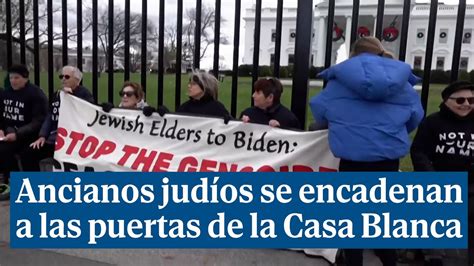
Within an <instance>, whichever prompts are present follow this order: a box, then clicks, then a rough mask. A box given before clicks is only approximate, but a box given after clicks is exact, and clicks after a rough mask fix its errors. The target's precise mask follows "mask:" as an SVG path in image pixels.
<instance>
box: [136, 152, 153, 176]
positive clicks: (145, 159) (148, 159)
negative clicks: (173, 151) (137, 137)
mask: <svg viewBox="0 0 474 266" xmlns="http://www.w3.org/2000/svg"><path fill="white" fill-rule="evenodd" d="M146 153H147V149H141V150H140V152H139V153H138V155H137V158H136V159H135V161H134V162H133V164H132V169H133V170H137V169H138V167H139V166H140V165H141V164H143V168H142V172H149V170H150V167H151V164H152V163H153V161H154V160H155V156H156V154H157V152H156V151H151V152H150V154H149V155H148V156H147V155H146Z"/></svg>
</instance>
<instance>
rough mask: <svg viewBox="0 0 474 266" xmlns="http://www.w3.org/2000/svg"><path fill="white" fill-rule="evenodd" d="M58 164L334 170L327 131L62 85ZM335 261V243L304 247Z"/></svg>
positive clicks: (60, 167)
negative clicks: (157, 106) (109, 101)
mask: <svg viewBox="0 0 474 266" xmlns="http://www.w3.org/2000/svg"><path fill="white" fill-rule="evenodd" d="M59 113H60V116H59V125H58V136H57V139H56V151H55V153H54V158H55V160H56V162H55V171H154V172H158V171H170V172H174V171H182V172H185V171H188V172H195V171H208V172H243V171H277V172H288V171H336V170H337V168H338V165H339V159H336V158H335V157H334V156H333V154H332V153H331V151H330V150H329V145H328V141H327V131H325V130H324V131H315V132H295V131H289V130H283V129H279V128H272V127H269V126H264V125H257V124H250V123H249V124H244V123H242V122H239V121H230V122H229V123H228V124H227V125H226V124H225V123H224V121H223V119H217V118H206V117H191V116H181V115H174V114H166V115H165V116H164V117H161V116H159V115H158V114H157V113H154V114H153V115H152V116H151V117H145V116H144V115H143V113H142V111H139V110H125V109H118V108H115V109H112V111H111V112H110V113H105V112H103V111H102V109H101V108H100V107H97V106H95V105H92V104H90V103H88V102H86V101H83V100H81V99H78V98H76V97H72V96H70V95H68V94H64V93H61V107H60V111H59ZM303 251H304V252H305V253H306V254H308V255H311V256H321V257H324V258H325V259H327V260H328V261H330V262H331V263H334V262H335V259H336V253H337V249H303Z"/></svg>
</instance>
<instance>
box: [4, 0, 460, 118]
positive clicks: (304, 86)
mask: <svg viewBox="0 0 474 266" xmlns="http://www.w3.org/2000/svg"><path fill="white" fill-rule="evenodd" d="M16 1H18V2H16V3H17V4H18V7H19V9H18V18H12V2H13V1H12V0H3V2H4V8H5V10H4V18H3V20H4V22H5V27H4V28H5V34H4V36H3V38H2V39H4V40H5V42H6V61H7V66H10V65H11V64H12V63H13V61H14V59H15V61H19V62H20V63H25V62H26V49H27V45H26V41H25V18H26V17H27V16H28V14H26V13H25V10H26V9H30V8H31V10H32V11H31V13H32V15H33V23H32V28H33V31H32V32H33V33H32V34H33V50H32V53H33V62H34V73H35V75H34V77H35V79H34V82H35V83H36V84H39V83H40V74H39V73H40V56H39V55H40V42H39V34H40V33H39V30H38V29H39V19H40V18H39V15H38V14H39V13H38V12H39V10H38V9H39V6H38V1H37V0H33V1H28V3H25V0H16ZM69 1H72V0H69ZM75 1H76V4H77V5H76V6H77V11H76V16H77V25H76V27H77V30H76V32H77V36H76V41H77V49H76V50H77V51H76V52H77V60H76V62H77V66H78V68H79V69H82V61H83V36H82V34H83V20H82V16H83V3H82V1H81V0H75ZM137 1H138V0H137ZM234 1H235V18H234V19H235V20H234V32H233V36H234V38H233V40H234V41H233V48H234V52H233V67H232V86H231V95H232V98H231V106H230V110H231V113H232V115H234V116H235V115H236V112H237V95H238V94H237V84H238V83H237V80H238V67H239V65H238V60H239V46H240V34H239V31H240V21H241V0H234ZM255 1H256V2H255V32H254V44H253V45H254V49H253V51H254V52H253V71H252V82H254V81H256V80H257V78H258V66H259V50H260V49H259V48H260V27H261V11H262V0H255ZM327 2H328V20H327V21H328V23H327V31H326V32H327V36H326V49H325V64H324V67H326V68H327V67H329V66H330V65H331V53H332V42H333V35H332V34H333V25H334V14H335V8H336V6H335V0H328V1H327ZM0 3H2V1H1V0H0ZM54 3H56V1H54ZM54 3H53V0H46V7H47V12H46V15H47V19H46V21H47V25H48V32H47V47H48V49H47V50H48V55H47V58H48V75H47V78H48V84H49V85H48V92H49V93H50V95H51V94H52V93H53V91H54V85H53V84H54V82H53V76H54V67H53V49H55V47H53V43H54V39H53V31H52V29H53V26H54V25H53V12H54V9H53V8H54V6H53V4H54ZM28 4H31V5H32V6H31V7H29V6H27V5H28ZM130 4H131V0H125V8H124V19H125V24H124V25H125V27H124V29H125V32H124V35H125V39H124V54H123V58H124V79H125V80H128V79H129V78H130V72H131V69H130V60H131V56H130ZM147 4H148V1H147V0H142V14H141V16H142V20H141V23H142V29H141V30H142V32H141V40H147V38H148V37H149V36H147V34H148V32H147V13H148V12H147ZM283 4H284V1H283V0H278V1H277V12H276V14H277V15H276V36H275V52H274V66H273V74H274V75H275V76H276V77H279V76H280V58H281V57H280V54H281V39H282V17H283ZM297 4H298V6H297V18H296V38H295V39H296V40H295V55H294V58H295V61H294V68H293V75H292V77H293V83H292V86H293V88H292V98H291V99H292V101H291V109H292V111H293V112H294V113H295V114H296V115H297V117H298V118H299V119H300V121H301V122H302V124H304V122H305V121H306V105H307V95H308V87H309V86H308V85H309V71H308V70H309V68H310V57H311V39H312V32H313V10H314V6H313V3H312V1H308V0H298V3H297ZM67 5H68V0H62V3H61V11H60V12H61V15H62V46H61V49H62V63H63V65H67V64H68V24H67V23H68V10H67ZM159 5H160V9H159V10H160V12H159V26H158V27H159V29H158V38H159V40H158V46H159V49H158V80H157V83H158V91H157V103H158V104H163V97H164V95H163V93H164V83H163V80H164V79H163V78H164V72H165V68H164V65H163V64H164V60H163V58H164V41H165V40H164V38H165V36H164V24H165V9H166V7H165V0H160V1H159ZM430 5H431V6H430V16H429V24H428V31H427V43H426V54H425V58H426V59H425V65H424V69H425V71H424V74H423V85H422V94H421V97H422V103H423V107H424V108H425V110H426V108H427V102H428V92H429V81H430V75H431V72H430V71H426V70H430V69H431V62H432V57H433V44H434V38H435V28H436V20H437V11H438V0H432V1H431V3H430ZM201 7H202V0H196V14H195V25H197V26H196V27H195V31H194V44H195V45H194V58H193V68H199V67H200V50H201V47H200V43H201V27H200V25H201ZM359 7H360V1H359V0H353V10H352V21H351V23H352V24H351V28H350V29H351V35H350V36H351V38H350V43H351V44H353V43H354V42H355V40H356V37H357V28H358V19H359ZM384 7H385V1H384V0H378V6H377V15H376V16H377V18H376V21H377V24H376V27H375V36H376V37H377V38H379V39H381V38H382V25H383V19H384ZM410 7H411V1H410V0H404V4H403V16H402V24H401V32H400V47H399V49H400V50H399V59H400V60H402V61H404V60H405V58H406V52H407V36H408V28H409V18H410ZM25 8H26V9H25ZM214 8H215V9H214V10H215V25H214V29H215V37H214V58H213V73H214V74H215V75H216V76H217V75H218V73H219V44H220V28H221V15H220V14H221V0H215V6H214ZM98 10H99V9H98V0H92V25H91V28H92V61H93V62H92V91H93V95H94V97H95V98H96V99H97V97H98V90H99V88H98V78H99V69H98V62H99V61H98V60H99V56H98V20H99V17H98V16H99V14H98ZM465 12H466V0H460V1H459V5H458V14H457V19H456V33H455V41H454V46H453V47H454V49H453V60H452V67H451V80H455V79H457V77H458V74H459V62H460V55H461V45H462V35H463V27H464V20H465ZM107 15H108V41H109V43H113V41H114V18H115V16H116V15H117V14H114V0H108V13H107ZM12 19H18V20H19V23H18V27H19V38H15V37H14V36H12ZM182 35H183V0H177V25H176V54H175V56H176V65H175V69H176V79H175V106H176V107H177V106H179V104H180V98H181V95H180V93H181V73H180V72H181V71H180V70H181V67H182V60H183V53H182V50H183V45H182V44H183V39H182ZM13 42H16V43H19V47H20V58H19V60H18V59H17V58H13V50H12V44H13ZM107 48H108V49H107V69H108V70H109V71H107V72H108V74H107V75H108V100H109V101H110V102H113V100H114V99H113V98H114V93H113V88H114V71H110V70H112V69H114V51H113V47H112V46H111V45H109V47H107ZM2 60H3V59H2ZM140 69H141V83H142V85H143V86H144V87H146V82H147V79H146V73H147V42H146V41H142V43H141V68H140Z"/></svg>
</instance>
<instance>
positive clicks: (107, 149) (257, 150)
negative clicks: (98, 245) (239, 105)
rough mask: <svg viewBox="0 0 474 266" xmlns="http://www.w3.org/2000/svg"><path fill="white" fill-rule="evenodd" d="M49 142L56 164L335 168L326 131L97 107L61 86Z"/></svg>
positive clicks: (80, 167)
mask: <svg viewBox="0 0 474 266" xmlns="http://www.w3.org/2000/svg"><path fill="white" fill-rule="evenodd" d="M56 142H57V143H56V151H55V154H54V158H55V159H56V160H57V161H58V162H59V163H60V164H61V169H58V165H56V166H55V168H56V170H59V171H61V170H63V171H64V170H65V171H69V170H76V171H144V172H175V171H179V172H196V171H198V172H252V171H254V172H256V171H261V172H273V171H275V172H301V171H335V170H336V169H337V167H338V164H339V160H338V159H336V158H335V157H334V156H333V154H332V153H331V151H330V150H329V146H328V141H327V131H315V132H295V131H289V130H283V129H279V128H271V127H269V126H265V125H257V124H250V123H248V124H245V123H242V122H239V121H230V122H229V123H228V124H227V125H226V124H225V123H224V121H223V119H217V118H207V117H192V116H181V115H174V114H166V115H165V116H164V117H161V116H159V115H158V114H157V113H154V114H153V115H152V116H150V117H145V116H144V115H143V113H142V112H141V111H140V110H125V109H119V108H114V109H112V111H111V112H110V113H105V112H103V111H102V110H101V108H100V107H98V106H95V105H92V104H90V103H88V102H86V101H83V100H80V99H78V98H75V97H72V96H70V95H67V94H61V107H60V116H59V125H58V136H57V140H56ZM71 167H72V168H71ZM75 167H77V169H74V168H75Z"/></svg>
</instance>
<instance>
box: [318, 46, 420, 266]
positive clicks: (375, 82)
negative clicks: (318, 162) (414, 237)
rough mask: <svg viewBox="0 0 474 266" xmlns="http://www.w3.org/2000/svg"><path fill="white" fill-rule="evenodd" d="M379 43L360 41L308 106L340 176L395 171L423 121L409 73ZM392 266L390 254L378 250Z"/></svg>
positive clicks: (350, 257)
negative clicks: (326, 130) (324, 128)
mask: <svg viewBox="0 0 474 266" xmlns="http://www.w3.org/2000/svg"><path fill="white" fill-rule="evenodd" d="M390 57H391V56H390V55H389V54H388V53H387V52H386V51H385V49H384V47H383V46H382V44H381V43H380V41H379V40H378V39H376V38H374V37H363V38H360V39H359V40H357V41H356V43H355V44H354V47H353V51H352V53H351V57H350V58H349V59H348V60H346V61H344V62H342V63H340V64H338V65H335V66H333V67H331V68H329V69H327V70H325V71H323V72H322V73H321V74H320V76H321V77H322V78H324V80H326V81H327V86H326V88H325V89H324V90H323V91H322V92H321V93H320V94H319V95H317V96H315V97H313V98H312V99H311V101H310V106H311V111H312V113H313V116H314V118H315V120H316V123H317V124H318V125H319V126H329V146H330V148H331V151H332V152H333V153H334V155H335V156H336V157H339V158H341V161H340V165H339V170H340V171H344V172H347V171H355V172H358V171H398V168H399V160H400V158H402V157H403V156H405V155H406V154H407V153H408V151H409V148H410V138H409V135H408V134H409V133H410V132H411V131H413V130H414V129H415V128H416V127H417V125H418V124H419V123H420V121H421V119H422V118H423V108H422V106H421V102H420V97H419V96H418V94H417V93H416V91H415V89H414V88H413V85H414V84H415V83H416V82H417V81H418V78H417V77H416V76H414V75H413V74H412V72H411V67H410V65H408V64H405V63H403V62H400V61H397V60H393V59H391V58H390ZM362 254H363V251H362V250H360V249H354V250H345V258H346V263H347V265H351V266H352V265H363V257H362ZM377 255H379V257H380V258H381V260H382V263H383V265H385V266H388V265H396V260H397V254H396V251H395V250H378V251H377Z"/></svg>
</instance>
